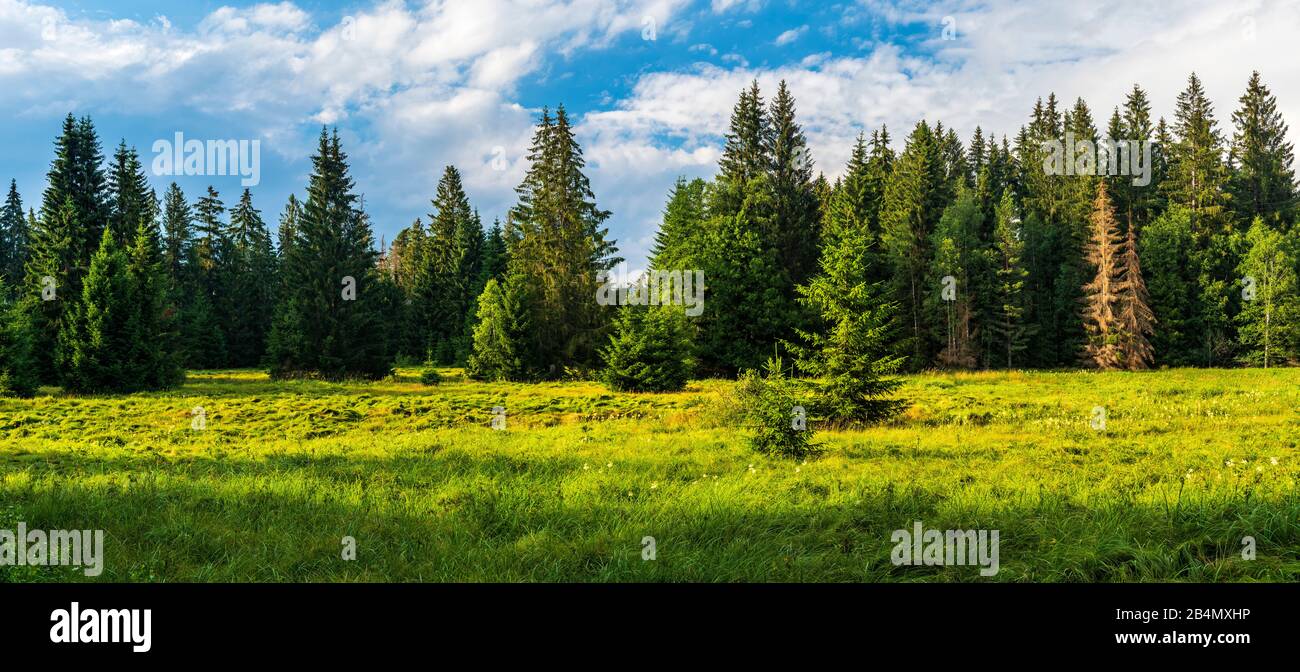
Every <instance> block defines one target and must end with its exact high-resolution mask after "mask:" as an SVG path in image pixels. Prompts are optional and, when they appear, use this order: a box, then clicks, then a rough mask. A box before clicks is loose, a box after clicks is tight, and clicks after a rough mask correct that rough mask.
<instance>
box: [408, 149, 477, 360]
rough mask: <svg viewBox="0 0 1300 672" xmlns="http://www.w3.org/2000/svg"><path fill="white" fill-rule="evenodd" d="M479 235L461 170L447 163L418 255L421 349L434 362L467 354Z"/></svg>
mask: <svg viewBox="0 0 1300 672" xmlns="http://www.w3.org/2000/svg"><path fill="white" fill-rule="evenodd" d="M481 237H482V226H481V225H480V224H479V223H478V220H477V219H476V218H475V215H474V212H473V210H472V209H471V208H470V204H469V198H468V197H467V196H466V195H465V190H464V188H463V186H462V185H461V178H460V172H459V171H458V170H456V167H455V166H447V167H446V168H445V169H444V171H443V174H442V178H441V179H440V180H439V181H438V190H437V194H436V195H435V197H434V199H433V212H432V213H430V214H429V239H428V241H427V245H426V249H425V253H424V254H423V256H422V257H421V259H422V261H423V263H424V265H425V268H423V269H422V275H421V277H422V282H421V291H422V293H423V297H422V298H423V302H422V305H423V307H424V310H425V312H424V314H423V322H424V325H425V333H426V346H425V348H426V351H427V352H428V353H429V356H430V357H431V359H432V360H433V361H434V362H436V363H439V364H454V363H461V362H464V357H466V356H467V355H468V350H469V346H468V343H466V341H465V339H466V336H467V332H466V323H467V321H468V319H469V317H470V312H471V311H472V310H473V306H472V305H471V302H472V301H473V299H474V298H475V296H474V295H475V294H476V291H475V290H476V287H475V283H476V281H477V280H478V267H479V265H480V263H481V259H480V257H481V255H482V238H481Z"/></svg>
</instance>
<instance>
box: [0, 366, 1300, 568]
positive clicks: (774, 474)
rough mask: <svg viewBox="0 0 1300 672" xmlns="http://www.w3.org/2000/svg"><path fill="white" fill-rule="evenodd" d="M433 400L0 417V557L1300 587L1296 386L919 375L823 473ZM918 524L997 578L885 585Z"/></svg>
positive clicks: (249, 388)
mask: <svg viewBox="0 0 1300 672" xmlns="http://www.w3.org/2000/svg"><path fill="white" fill-rule="evenodd" d="M417 373H418V372H417V371H414V370H403V371H401V372H399V375H398V376H397V377H396V378H395V379H394V380H390V381H385V382H382V383H373V384H364V383H357V384H330V383H322V382H291V383H273V382H270V381H268V380H267V379H266V377H265V375H264V374H262V373H260V372H250V371H213V372H197V373H192V374H191V376H190V378H189V381H188V382H187V384H186V385H185V386H184V387H183V388H181V389H180V390H176V391H172V392H168V393H161V394H139V395H129V396H106V397H81V398H77V397H71V396H65V395H60V394H54V392H55V391H53V390H47V391H46V392H47V395H46V396H41V397H38V398H36V399H32V400H16V399H0V529H13V528H14V526H15V525H16V523H17V521H25V522H26V523H27V525H28V527H29V528H40V529H85V528H91V529H103V530H105V532H106V536H107V541H106V546H107V548H106V553H105V555H106V559H105V570H104V573H103V575H102V576H100V577H99V578H98V579H94V580H99V581H1242V580H1267V581H1294V580H1296V579H1297V578H1300V499H1298V498H1297V494H1296V482H1297V478H1298V477H1300V369H1282V370H1276V369H1275V370H1270V371H1263V370H1169V371H1159V372H1148V373H1141V374H1130V373H1104V374H1101V373H1018V372H1011V373H974V374H957V375H949V374H934V375H921V376H913V377H909V378H907V379H906V385H905V387H904V388H903V390H902V394H903V395H904V396H906V397H908V398H909V399H911V400H912V402H913V405H912V406H911V408H910V409H909V410H908V411H907V412H906V414H905V415H904V416H903V417H902V418H900V419H899V420H898V421H897V422H895V423H893V424H891V425H888V426H883V427H877V428H872V429H868V430H864V431H845V432H819V433H818V434H817V436H816V441H817V442H819V443H821V444H822V445H823V446H824V448H825V453H824V454H823V456H822V457H820V458H818V459H816V460H811V461H807V462H793V461H789V460H782V459H775V458H765V457H762V456H760V455H758V454H756V453H754V452H752V451H751V450H750V449H749V448H747V446H746V444H745V439H744V430H743V428H740V427H738V425H739V424H741V423H740V421H739V420H738V419H737V416H736V413H735V408H734V406H733V404H732V402H731V397H732V395H731V389H732V384H731V383H728V382H723V381H703V382H697V383H694V384H692V385H691V386H690V387H689V389H688V390H687V391H685V392H682V393H677V394H666V395H633V394H614V393H611V392H609V391H607V390H606V389H605V388H603V387H602V386H600V385H598V384H595V383H554V384H538V385H512V384H481V383H473V382H465V381H464V380H463V379H462V378H461V377H460V374H459V372H458V371H453V370H444V371H443V373H444V375H445V376H446V377H447V378H448V381H447V382H444V383H442V384H440V385H438V386H436V387H426V386H423V385H421V384H420V383H419V382H418V380H417ZM196 406H200V407H203V409H204V411H205V416H206V428H204V429H202V430H195V429H192V428H191V414H192V409H193V408H194V407H196ZM494 406H504V407H505V408H506V411H507V416H506V417H507V420H506V423H507V424H506V429H505V431H495V430H493V429H491V428H490V427H489V419H490V418H491V413H492V411H491V409H492V407H494ZM1098 406H1100V407H1104V408H1105V409H1106V410H1105V412H1106V425H1105V429H1104V430H1103V429H1095V428H1094V427H1093V426H1092V424H1090V421H1091V420H1093V418H1094V417H1095V416H1094V410H1093V409H1094V408H1095V407H1098ZM916 520H920V521H922V522H923V523H924V525H925V527H926V528H929V529H996V530H999V531H1000V540H1001V549H1000V565H1001V571H1000V572H999V573H998V574H997V575H996V576H994V577H991V578H985V577H981V576H980V575H979V573H978V568H976V567H954V566H948V567H924V566H921V567H907V566H895V565H894V564H892V563H891V562H890V551H891V549H892V548H893V543H892V542H891V541H890V535H891V533H892V532H893V531H894V530H896V529H904V528H908V529H910V527H911V526H912V523H913V521H916ZM345 536H351V537H354V538H355V539H356V542H357V558H356V559H355V560H352V561H349V560H344V559H342V558H341V548H342V545H341V540H342V538H343V537H345ZM645 536H653V537H654V538H655V542H656V543H655V546H656V557H655V559H653V560H649V561H647V560H643V559H642V538H643V537H645ZM1245 536H1251V537H1254V539H1255V540H1256V553H1257V556H1256V558H1255V559H1253V560H1245V559H1243V558H1242V554H1241V549H1242V538H1243V537H1245ZM86 580H92V579H87V578H86V577H85V576H83V575H82V573H81V572H80V571H78V570H75V569H72V568H63V567H54V568H46V567H0V582H3V581H86Z"/></svg>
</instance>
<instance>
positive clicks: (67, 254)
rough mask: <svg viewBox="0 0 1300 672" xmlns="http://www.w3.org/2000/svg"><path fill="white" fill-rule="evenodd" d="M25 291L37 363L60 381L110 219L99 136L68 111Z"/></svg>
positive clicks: (36, 228)
mask: <svg viewBox="0 0 1300 672" xmlns="http://www.w3.org/2000/svg"><path fill="white" fill-rule="evenodd" d="M54 145H55V156H54V161H53V162H52V163H51V164H50V170H49V172H48V173H47V175H46V187H45V192H44V194H43V197H42V201H41V214H40V217H39V218H38V220H37V221H38V224H37V225H36V226H34V227H32V231H31V235H32V241H31V254H30V258H29V260H28V263H27V266H26V268H25V276H26V278H25V280H24V282H23V293H24V295H25V296H27V297H28V300H27V301H25V305H26V306H27V308H26V311H27V317H28V319H29V320H30V321H31V323H32V329H33V333H35V334H36V344H35V352H36V355H37V368H38V371H39V374H40V376H41V378H42V379H43V380H44V381H46V382H51V383H53V382H58V380H59V378H60V377H61V376H60V372H61V369H62V358H63V355H64V354H66V349H65V348H64V346H63V345H61V344H60V343H59V342H58V340H59V334H62V333H64V332H65V327H66V326H68V325H67V323H68V321H69V320H70V319H71V316H73V315H75V313H76V312H77V305H76V304H77V302H78V301H80V300H81V296H82V291H81V289H82V281H83V279H84V278H85V275H86V273H87V271H88V267H89V264H90V259H91V256H92V255H93V254H94V253H95V251H96V250H97V249H98V248H99V245H100V242H101V237H102V236H101V233H102V232H103V230H104V228H105V227H106V225H107V223H108V214H109V208H108V202H107V199H106V180H105V177H104V170H103V160H104V158H103V153H102V151H101V149H100V146H99V137H98V135H97V134H96V133H95V127H94V124H93V122H91V120H90V118H89V117H83V118H81V119H76V118H74V117H73V116H72V115H71V114H69V115H68V116H67V117H66V118H65V119H64V122H63V129H62V132H61V133H60V135H59V137H58V138H56V139H55V142H54Z"/></svg>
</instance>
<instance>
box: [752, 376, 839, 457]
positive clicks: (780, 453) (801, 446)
mask: <svg viewBox="0 0 1300 672" xmlns="http://www.w3.org/2000/svg"><path fill="white" fill-rule="evenodd" d="M736 401H737V402H738V403H739V404H740V406H741V408H743V409H744V417H745V421H746V424H747V425H748V427H749V430H750V434H749V445H750V447H751V448H753V449H754V450H756V451H758V452H760V453H763V454H764V455H770V456H774V457H785V458H793V459H803V458H807V457H809V456H812V455H816V454H817V453H819V452H821V446H818V445H817V444H814V443H813V442H812V438H813V428H812V427H811V426H810V425H809V424H808V413H807V407H808V405H809V402H808V401H806V400H805V399H804V398H803V396H802V395H801V394H800V392H799V390H798V389H797V388H796V385H795V383H794V382H793V381H791V380H790V379H788V378H786V377H785V373H784V372H783V371H782V370H781V360H780V359H776V358H773V359H769V360H768V361H767V364H766V375H765V376H760V375H759V374H758V372H757V371H754V370H752V369H751V370H749V371H746V372H744V373H743V374H741V376H740V380H739V381H738V382H737V384H736Z"/></svg>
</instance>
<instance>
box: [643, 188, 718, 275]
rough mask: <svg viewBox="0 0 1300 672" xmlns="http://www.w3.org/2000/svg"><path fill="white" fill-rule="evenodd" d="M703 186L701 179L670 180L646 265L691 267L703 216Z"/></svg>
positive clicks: (673, 267) (671, 267)
mask: <svg viewBox="0 0 1300 672" xmlns="http://www.w3.org/2000/svg"><path fill="white" fill-rule="evenodd" d="M705 188H706V183H705V181H704V180H701V179H699V178H696V179H694V180H690V181H687V180H686V178H684V177H679V178H677V181H676V182H674V183H673V188H672V190H671V191H670V192H668V204H667V205H666V206H665V207H664V217H663V223H662V224H660V226H659V230H658V231H656V232H655V239H654V244H653V245H652V246H651V248H650V265H651V266H653V267H654V268H662V269H692V268H695V266H696V261H695V260H696V259H697V258H698V255H699V253H700V252H699V246H700V245H701V244H702V241H701V238H702V235H703V230H704V220H705V218H706V213H705V207H704V192H705Z"/></svg>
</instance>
